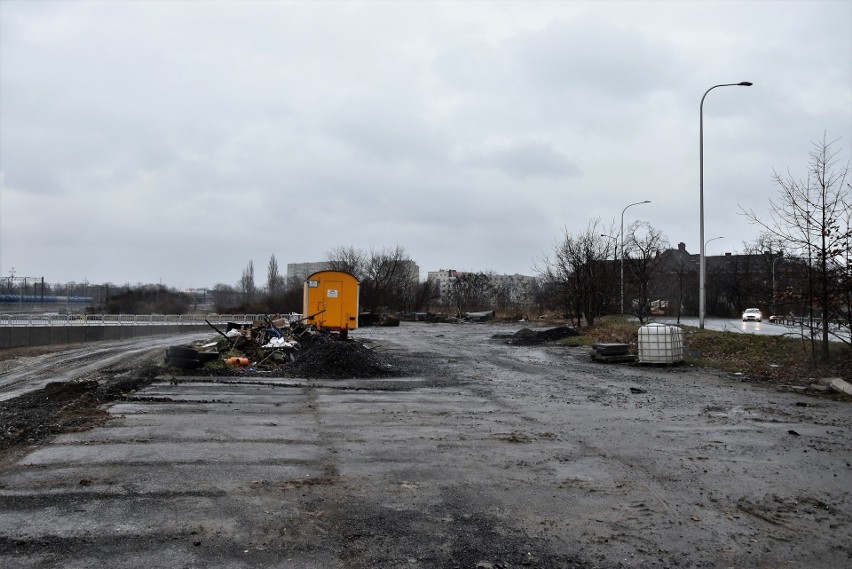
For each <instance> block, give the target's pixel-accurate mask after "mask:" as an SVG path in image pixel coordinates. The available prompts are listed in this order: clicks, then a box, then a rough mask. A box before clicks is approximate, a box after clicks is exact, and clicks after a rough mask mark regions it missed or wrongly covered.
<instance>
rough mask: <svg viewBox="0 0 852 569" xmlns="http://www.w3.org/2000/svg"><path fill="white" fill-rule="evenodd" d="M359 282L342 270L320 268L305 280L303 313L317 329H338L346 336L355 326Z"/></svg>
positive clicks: (343, 336) (341, 334) (308, 321)
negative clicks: (321, 269) (320, 269)
mask: <svg viewBox="0 0 852 569" xmlns="http://www.w3.org/2000/svg"><path fill="white" fill-rule="evenodd" d="M360 286H361V285H360V283H359V282H358V279H357V278H355V276H354V275H352V274H350V273H346V272H343V271H319V272H316V273H313V274H312V275H310V276H309V277H308V278H307V280H306V281H305V289H304V300H303V303H302V313H303V314H304V317H305V321H306V322H307V323H308V324H311V325H313V326H314V328H316V329H317V330H328V331H331V332H339V333H340V336H341V338H346V336H347V334H348V332H349V330H354V329H356V328H357V327H358V295H359V292H360Z"/></svg>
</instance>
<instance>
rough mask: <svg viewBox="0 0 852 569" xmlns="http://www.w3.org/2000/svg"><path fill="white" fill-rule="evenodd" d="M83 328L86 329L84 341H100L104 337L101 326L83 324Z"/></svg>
mask: <svg viewBox="0 0 852 569" xmlns="http://www.w3.org/2000/svg"><path fill="white" fill-rule="evenodd" d="M83 329H84V330H85V331H86V332H85V334H86V340H85V341H86V342H100V341H101V340H103V339H104V327H103V326H83Z"/></svg>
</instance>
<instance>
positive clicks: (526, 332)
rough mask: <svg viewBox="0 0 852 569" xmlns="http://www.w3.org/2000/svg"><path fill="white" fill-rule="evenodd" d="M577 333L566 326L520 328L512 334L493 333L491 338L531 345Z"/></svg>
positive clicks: (569, 336)
mask: <svg viewBox="0 0 852 569" xmlns="http://www.w3.org/2000/svg"><path fill="white" fill-rule="evenodd" d="M579 335H580V333H579V332H577V331H576V330H575V329H574V328H569V327H568V326H557V327H556V328H548V329H546V330H531V329H530V328H521V329H520V330H518V331H517V332H515V333H514V334H497V335H494V336H493V338H494V339H499V340H505V341H506V343H507V344H514V345H518V346H533V345H536V344H545V343H547V342H556V341H558V340H561V339H563V338H571V337H574V336H579Z"/></svg>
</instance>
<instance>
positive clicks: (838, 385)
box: [828, 377, 852, 395]
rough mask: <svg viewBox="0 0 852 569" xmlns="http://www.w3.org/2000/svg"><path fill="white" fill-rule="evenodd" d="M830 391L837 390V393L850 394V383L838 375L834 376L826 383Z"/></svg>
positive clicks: (851, 386)
mask: <svg viewBox="0 0 852 569" xmlns="http://www.w3.org/2000/svg"><path fill="white" fill-rule="evenodd" d="M828 386H829V387H830V388H831V390H832V391H837V392H838V393H845V394H846V395H852V384H849V383H847V382H845V381H843V380H842V379H840V378H839V377H835V378H834V379H832V380H831V383H829V384H828Z"/></svg>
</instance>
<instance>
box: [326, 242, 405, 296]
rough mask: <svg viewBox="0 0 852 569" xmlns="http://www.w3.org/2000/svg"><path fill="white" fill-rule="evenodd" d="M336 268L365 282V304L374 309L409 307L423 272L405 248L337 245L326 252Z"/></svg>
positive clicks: (362, 289)
mask: <svg viewBox="0 0 852 569" xmlns="http://www.w3.org/2000/svg"><path fill="white" fill-rule="evenodd" d="M326 258H327V262H328V263H329V266H330V267H331V269H332V270H335V271H344V272H347V273H350V274H352V275H354V276H355V278H357V279H358V282H359V283H360V285H361V305H362V306H363V307H364V308H365V309H366V310H370V311H372V312H381V311H382V309H384V308H393V309H399V310H409V309H410V307H411V306H412V304H413V303H414V298H415V297H416V289H417V285H418V279H419V275H418V274H417V273H416V269H415V267H416V265H415V264H414V262H413V261H411V260H410V259H409V258H408V255H407V253H406V252H405V249H404V248H403V247H400V246H399V245H397V246H396V247H394V248H387V249H379V250H376V249H373V250H371V251H370V252H369V253H364V252H363V251H361V250H360V249H356V248H355V247H337V248H336V249H333V250H332V251H331V252H329V253H328V254H327V255H326Z"/></svg>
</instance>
